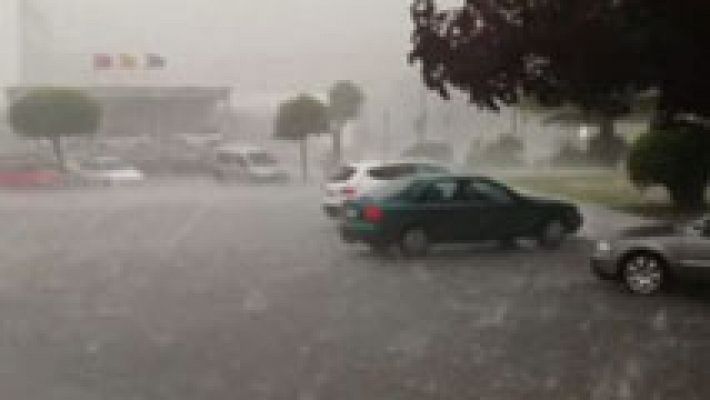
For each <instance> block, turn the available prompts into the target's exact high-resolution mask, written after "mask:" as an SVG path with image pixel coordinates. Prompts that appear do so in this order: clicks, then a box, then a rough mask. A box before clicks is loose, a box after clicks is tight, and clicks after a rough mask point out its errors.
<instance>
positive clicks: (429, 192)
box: [419, 180, 458, 203]
mask: <svg viewBox="0 0 710 400" xmlns="http://www.w3.org/2000/svg"><path fill="white" fill-rule="evenodd" d="M457 189H458V183H457V182H456V181H454V180H443V181H437V182H432V183H431V184H429V185H428V186H426V187H425V188H424V189H423V190H422V192H421V195H420V196H419V200H420V201H421V202H422V203H450V202H453V201H454V200H455V196H456V193H457V192H458V190H457Z"/></svg>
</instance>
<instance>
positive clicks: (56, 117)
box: [8, 88, 101, 169]
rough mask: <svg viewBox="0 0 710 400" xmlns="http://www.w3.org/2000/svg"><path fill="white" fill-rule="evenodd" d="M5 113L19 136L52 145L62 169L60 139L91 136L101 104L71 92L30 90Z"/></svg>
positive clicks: (97, 124)
mask: <svg viewBox="0 0 710 400" xmlns="http://www.w3.org/2000/svg"><path fill="white" fill-rule="evenodd" d="M8 114H9V122H10V125H11V126H12V128H13V129H14V130H15V132H17V133H18V134H20V135H22V136H25V137H30V138H45V139H49V140H50V141H51V142H52V147H53V150H54V154H55V156H56V157H57V162H58V163H59V166H60V167H61V168H62V169H64V167H65V163H64V154H63V152H62V144H61V139H62V137H64V136H81V135H85V136H89V135H93V134H95V133H96V131H97V130H98V129H99V125H100V122H101V107H100V105H99V104H98V103H97V102H96V101H95V100H94V99H92V98H91V97H89V96H88V95H86V94H84V93H83V92H82V91H79V90H74V89H55V88H47V89H35V90H32V91H30V92H29V93H27V94H26V95H25V96H24V97H22V98H20V99H19V100H17V101H15V102H14V103H13V104H12V105H10V110H9V113H8Z"/></svg>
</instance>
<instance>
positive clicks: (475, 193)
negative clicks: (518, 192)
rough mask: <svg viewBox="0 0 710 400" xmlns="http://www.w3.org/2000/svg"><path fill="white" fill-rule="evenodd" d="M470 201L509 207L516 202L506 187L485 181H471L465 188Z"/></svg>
mask: <svg viewBox="0 0 710 400" xmlns="http://www.w3.org/2000/svg"><path fill="white" fill-rule="evenodd" d="M464 193H465V196H466V198H467V199H468V200H470V201H477V202H487V203H494V204H503V205H509V204H513V203H514V202H515V199H514V198H513V196H512V195H511V193H510V192H509V191H508V190H506V189H505V188H504V187H502V186H499V185H496V184H494V183H492V182H488V181H484V180H471V181H469V182H468V184H467V185H465V186H464Z"/></svg>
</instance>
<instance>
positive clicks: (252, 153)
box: [212, 145, 289, 182]
mask: <svg viewBox="0 0 710 400" xmlns="http://www.w3.org/2000/svg"><path fill="white" fill-rule="evenodd" d="M212 172H213V174H214V177H215V178H216V179H218V180H221V181H229V180H236V181H247V182H287V181H288V180H289V174H288V172H286V170H285V169H284V168H283V167H282V166H281V165H280V164H279V162H278V160H277V159H276V157H274V156H273V154H271V153H269V152H268V151H266V150H264V149H262V148H261V147H257V146H243V145H224V146H220V147H218V148H216V149H215V155H214V164H213V171H212Z"/></svg>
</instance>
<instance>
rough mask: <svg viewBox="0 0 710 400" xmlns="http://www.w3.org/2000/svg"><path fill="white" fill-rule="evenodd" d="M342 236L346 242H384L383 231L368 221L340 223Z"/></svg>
mask: <svg viewBox="0 0 710 400" xmlns="http://www.w3.org/2000/svg"><path fill="white" fill-rule="evenodd" d="M339 230H340V238H341V239H343V241H344V242H346V243H354V242H366V243H374V242H382V241H384V235H383V234H382V231H381V230H380V229H379V228H378V227H377V226H376V225H373V224H370V223H367V222H346V223H342V224H340V227H339Z"/></svg>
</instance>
